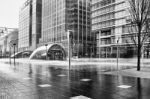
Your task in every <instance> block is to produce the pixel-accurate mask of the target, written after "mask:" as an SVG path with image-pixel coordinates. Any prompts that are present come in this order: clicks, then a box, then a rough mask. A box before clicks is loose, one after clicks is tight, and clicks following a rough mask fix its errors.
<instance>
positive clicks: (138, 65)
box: [137, 48, 141, 71]
mask: <svg viewBox="0 0 150 99" xmlns="http://www.w3.org/2000/svg"><path fill="white" fill-rule="evenodd" d="M137 60H138V61H137V71H140V68H141V66H140V64H141V50H140V48H138V56H137Z"/></svg>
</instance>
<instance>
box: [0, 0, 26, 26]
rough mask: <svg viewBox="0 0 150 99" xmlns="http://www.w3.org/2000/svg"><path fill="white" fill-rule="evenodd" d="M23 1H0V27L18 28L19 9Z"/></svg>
mask: <svg viewBox="0 0 150 99" xmlns="http://www.w3.org/2000/svg"><path fill="white" fill-rule="evenodd" d="M24 1H25V0H0V27H8V28H18V23H19V22H18V21H19V7H20V6H21V5H22V3H23V2H24Z"/></svg>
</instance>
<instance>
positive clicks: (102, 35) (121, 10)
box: [92, 0, 135, 58]
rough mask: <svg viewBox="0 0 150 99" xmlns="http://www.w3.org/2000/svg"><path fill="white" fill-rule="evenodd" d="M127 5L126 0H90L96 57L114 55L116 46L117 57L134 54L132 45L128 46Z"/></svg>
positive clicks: (115, 54)
mask: <svg viewBox="0 0 150 99" xmlns="http://www.w3.org/2000/svg"><path fill="white" fill-rule="evenodd" d="M128 7H129V6H128V1H127V0H92V32H93V33H95V34H96V41H97V45H96V46H97V51H96V52H97V56H98V57H105V58H107V57H116V56H117V48H118V51H119V52H118V53H119V57H133V55H134V54H135V53H134V52H135V51H134V47H133V46H128V45H130V44H131V42H130V41H129V40H128V39H130V37H129V36H128V35H129V33H128V29H127V28H126V24H127V23H128V16H129V13H128V9H127V8H128ZM129 43H130V44H129ZM131 45H133V43H132V44H131Z"/></svg>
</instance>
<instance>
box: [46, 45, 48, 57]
mask: <svg viewBox="0 0 150 99" xmlns="http://www.w3.org/2000/svg"><path fill="white" fill-rule="evenodd" d="M47 45H48V44H45V47H46V60H47Z"/></svg>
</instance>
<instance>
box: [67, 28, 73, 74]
mask: <svg viewBox="0 0 150 99" xmlns="http://www.w3.org/2000/svg"><path fill="white" fill-rule="evenodd" d="M67 33H68V57H69V71H70V66H71V60H70V57H71V55H70V54H71V50H70V49H71V47H70V46H71V44H70V38H72V31H71V30H68V31H67Z"/></svg>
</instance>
